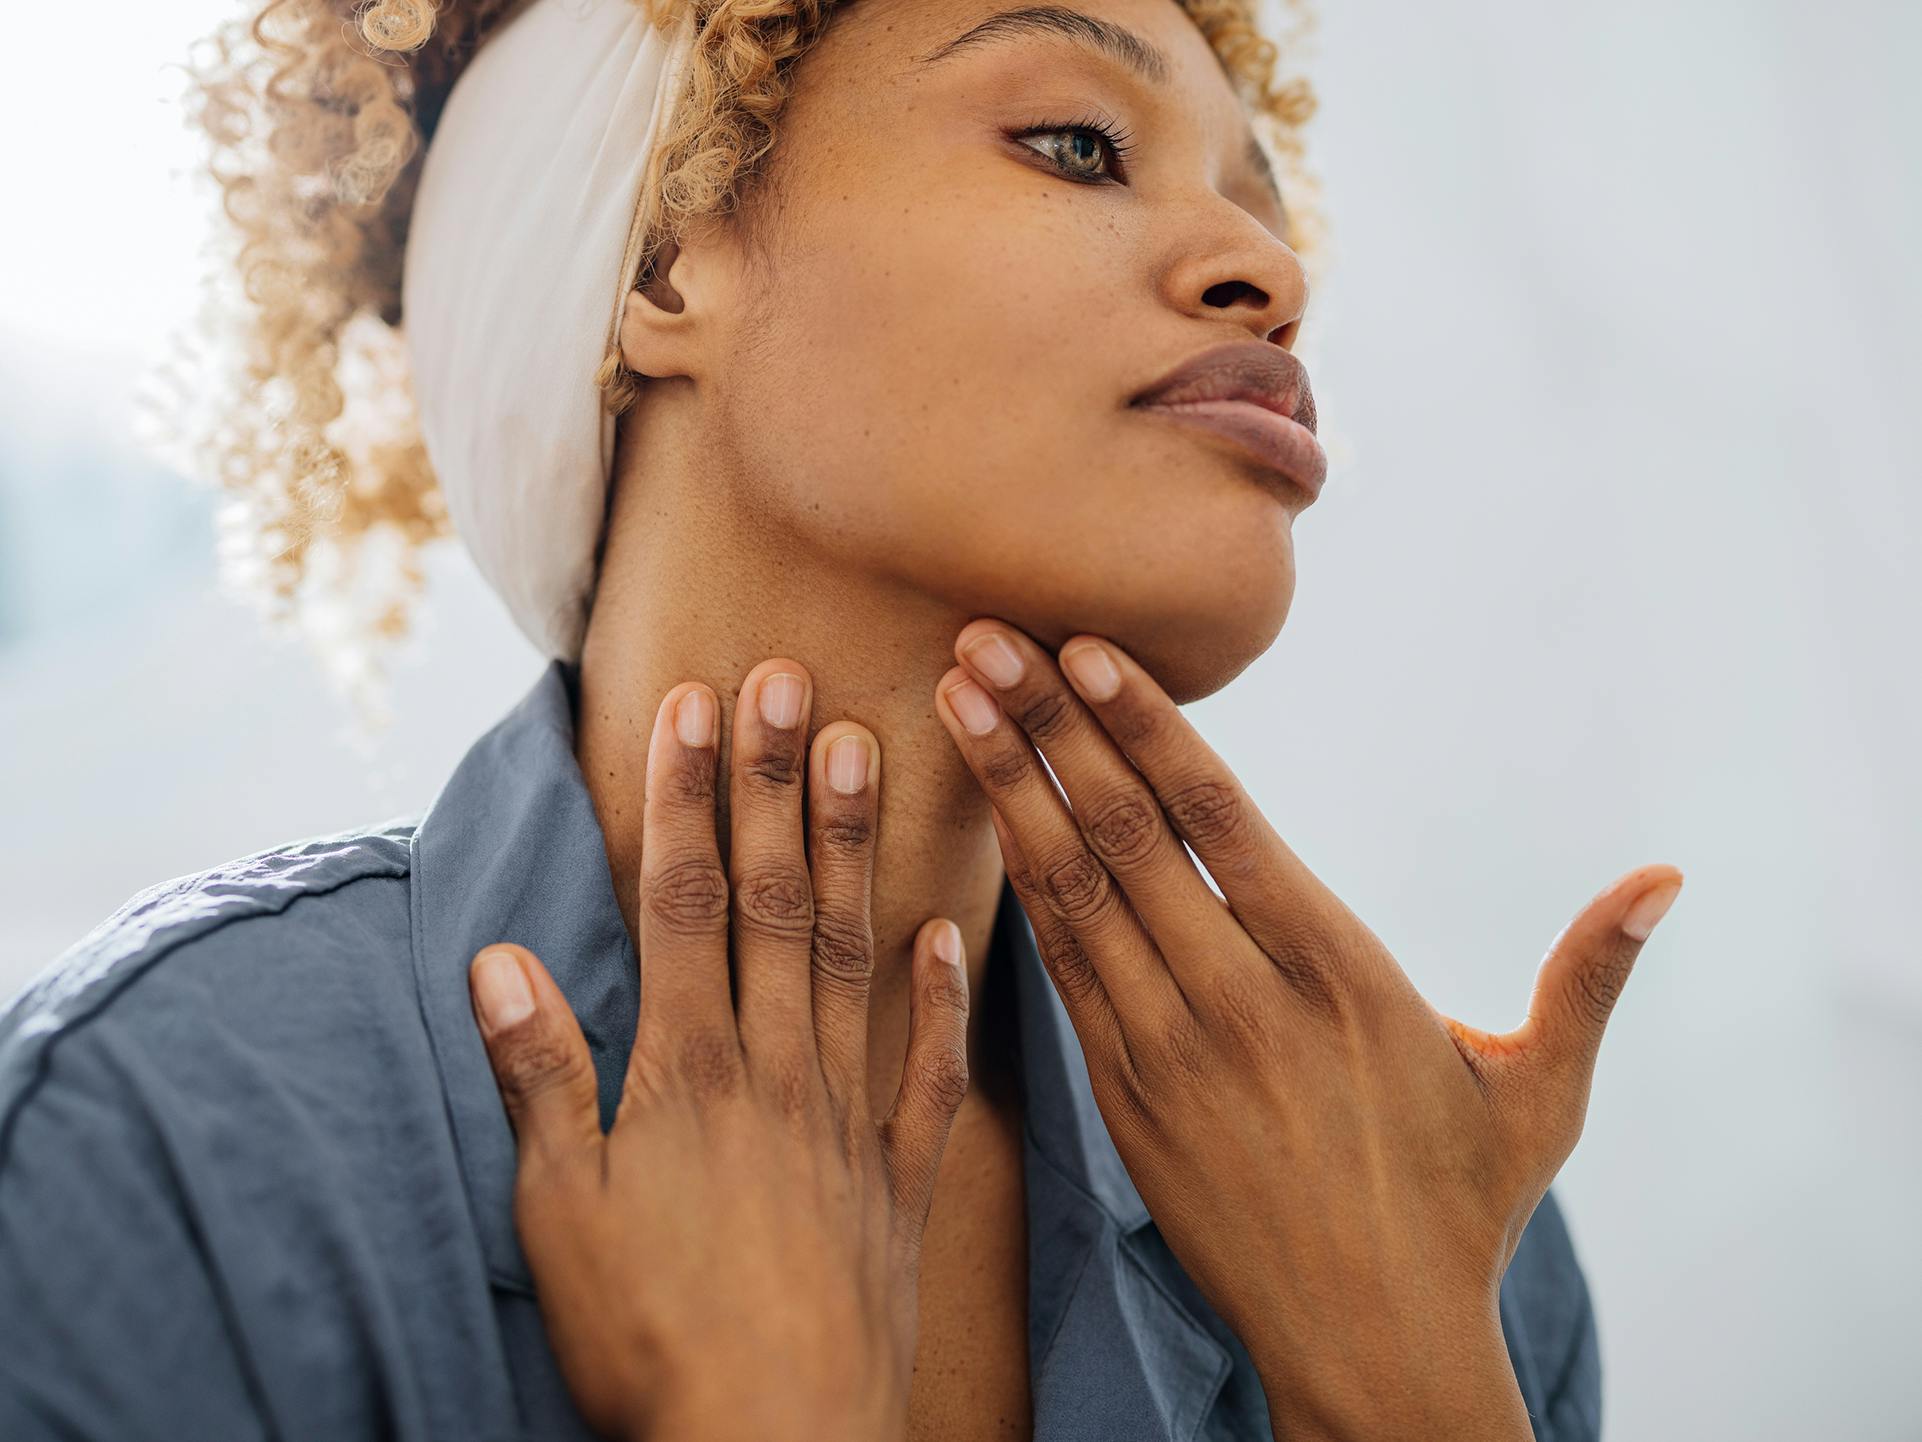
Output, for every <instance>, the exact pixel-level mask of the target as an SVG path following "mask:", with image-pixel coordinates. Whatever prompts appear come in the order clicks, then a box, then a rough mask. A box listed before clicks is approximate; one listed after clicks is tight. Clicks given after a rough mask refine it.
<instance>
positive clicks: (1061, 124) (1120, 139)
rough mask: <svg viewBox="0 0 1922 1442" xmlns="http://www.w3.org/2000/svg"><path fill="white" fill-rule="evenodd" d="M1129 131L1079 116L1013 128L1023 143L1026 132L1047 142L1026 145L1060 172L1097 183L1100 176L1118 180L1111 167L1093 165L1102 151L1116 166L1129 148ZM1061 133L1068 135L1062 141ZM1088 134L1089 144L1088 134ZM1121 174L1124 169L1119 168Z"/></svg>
mask: <svg viewBox="0 0 1922 1442" xmlns="http://www.w3.org/2000/svg"><path fill="white" fill-rule="evenodd" d="M1132 134H1133V132H1131V131H1124V130H1119V129H1118V127H1117V126H1116V125H1115V124H1114V122H1112V121H1109V120H1104V119H1101V118H1099V117H1089V118H1087V119H1083V120H1067V121H1046V122H1043V123H1041V124H1039V125H1030V126H1029V127H1028V128H1027V129H1025V130H1019V131H1016V132H1015V134H1014V139H1016V140H1020V141H1022V142H1023V143H1025V142H1026V141H1027V139H1028V138H1029V137H1030V136H1040V137H1042V138H1044V139H1046V140H1048V141H1050V142H1051V143H1050V144H1049V145H1048V146H1046V147H1045V148H1044V147H1041V146H1030V147H1029V149H1031V150H1034V151H1035V152H1036V153H1037V154H1041V155H1045V156H1047V158H1048V159H1049V161H1050V162H1051V163H1052V164H1053V165H1054V168H1055V169H1056V170H1059V171H1060V172H1061V173H1062V174H1063V175H1066V176H1068V177H1070V178H1071V179H1074V180H1078V181H1081V182H1083V183H1085V184H1096V185H1098V184H1100V183H1101V181H1102V180H1103V179H1104V178H1108V179H1112V180H1115V181H1116V182H1117V183H1118V182H1119V181H1120V178H1121V177H1120V176H1119V175H1117V174H1115V172H1114V171H1113V170H1112V169H1111V170H1105V171H1104V170H1097V169H1095V168H1093V167H1094V166H1095V165H1096V164H1097V163H1099V161H1100V160H1101V158H1102V155H1103V152H1104V150H1105V152H1106V153H1107V154H1109V155H1112V156H1113V157H1114V158H1113V160H1112V162H1111V164H1112V165H1115V166H1118V165H1120V164H1122V162H1124V161H1125V160H1126V159H1127V158H1128V156H1129V155H1130V154H1131V153H1132V152H1133V150H1134V147H1133V146H1132V145H1130V144H1129V143H1128V141H1129V138H1130V136H1131V135H1132ZM1063 137H1071V138H1069V139H1068V140H1067V141H1066V143H1065V144H1064V143H1063V141H1062V138H1063ZM1090 137H1092V144H1091V143H1090V142H1089V138H1090ZM1123 173H1124V174H1125V172H1123Z"/></svg>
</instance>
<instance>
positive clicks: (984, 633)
mask: <svg viewBox="0 0 1922 1442" xmlns="http://www.w3.org/2000/svg"><path fill="white" fill-rule="evenodd" d="M955 655H956V656H957V657H959V658H960V661H961V664H962V665H963V666H965V667H967V669H968V670H969V672H970V673H971V674H972V675H973V676H974V678H975V679H976V680H977V681H979V682H980V683H981V685H982V686H983V687H985V688H986V689H988V690H989V691H991V692H992V693H994V694H995V696H996V697H997V699H998V700H999V701H1000V702H1001V706H1002V709H1003V710H1005V711H1006V712H1007V714H1008V715H1009V716H1010V717H1011V718H1013V720H1014V721H1015V723H1016V724H1017V725H1019V726H1020V727H1021V729H1022V730H1023V731H1024V732H1025V733H1026V734H1027V737H1028V739H1029V740H1030V741H1031V742H1033V743H1034V745H1035V747H1036V748H1037V749H1038V750H1039V751H1040V752H1041V754H1042V756H1043V757H1045V758H1046V760H1047V763H1048V768H1049V769H1050V770H1051V771H1053V773H1054V776H1055V779H1056V780H1057V781H1059V782H1060V783H1061V789H1062V790H1063V791H1064V792H1066V793H1067V797H1068V804H1069V805H1070V806H1071V807H1072V808H1073V814H1074V820H1075V824H1076V826H1077V827H1078V828H1079V830H1080V832H1081V835H1082V839H1083V840H1084V842H1085V843H1086V844H1087V847H1088V850H1089V851H1090V852H1091V853H1092V854H1093V855H1094V857H1095V859H1096V860H1098V861H1099V862H1100V863H1101V864H1102V865H1103V866H1105V867H1106V868H1107V869H1108V873H1109V874H1110V875H1111V876H1113V877H1114V879H1115V880H1116V881H1117V882H1118V883H1120V886H1121V890H1122V892H1123V894H1124V895H1125V896H1126V897H1127V899H1128V901H1129V902H1130V904H1132V906H1133V907H1134V910H1135V914H1136V915H1137V916H1139V917H1140V918H1141V921H1142V924H1143V925H1144V926H1145V927H1146V928H1147V932H1148V935H1149V936H1151V937H1152V938H1153V939H1154V942H1155V944H1156V945H1157V946H1158V947H1159V948H1160V951H1161V954H1162V956H1163V957H1165V958H1166V959H1167V962H1168V965H1169V967H1170V969H1172V970H1173V971H1174V973H1175V978H1176V980H1177V981H1178V982H1180V983H1181V986H1182V989H1183V991H1185V992H1188V993H1190V994H1192V993H1193V991H1194V989H1195V988H1194V986H1192V985H1190V982H1191V981H1193V982H1194V983H1197V984H1199V983H1203V982H1205V981H1207V980H1209V979H1211V976H1213V975H1218V974H1219V973H1220V972H1221V971H1222V970H1224V969H1227V968H1229V967H1233V966H1237V965H1245V964H1246V959H1245V957H1243V956H1241V955H1238V952H1239V951H1240V950H1242V949H1243V948H1246V949H1248V950H1252V947H1250V946H1249V943H1248V941H1247V939H1246V937H1245V936H1244V935H1243V933H1242V931H1241V929H1240V927H1239V926H1238V925H1237V924H1236V923H1235V920H1234V918H1233V917H1232V916H1230V915H1228V914H1227V913H1226V912H1225V911H1224V909H1223V907H1222V904H1221V898H1219V897H1218V896H1216V895H1215V893H1214V891H1213V890H1212V889H1211V888H1210V887H1209V885H1208V883H1207V882H1206V881H1205V880H1204V879H1203V878H1202V875H1201V872H1200V871H1199V870H1197V869H1196V867H1195V864H1194V862H1193V860H1192V859H1191V858H1190V857H1189V855H1188V851H1187V848H1186V847H1184V846H1183V845H1182V844H1181V838H1180V837H1178V836H1177V835H1175V832H1174V828H1173V827H1172V826H1171V825H1169V823H1168V818H1167V816H1166V815H1165V814H1164V813H1163V812H1162V809H1161V803H1160V802H1159V801H1158V800H1156V799H1155V794H1154V792H1153V790H1152V789H1150V787H1149V786H1148V783H1147V782H1146V781H1145V780H1143V779H1142V776H1141V773H1140V772H1139V771H1137V770H1135V768H1134V766H1133V765H1132V764H1131V763H1130V762H1129V760H1128V758H1127V757H1126V756H1124V755H1122V753H1121V748H1120V747H1119V746H1117V745H1115V742H1114V738H1113V737H1111V736H1110V735H1109V734H1108V733H1107V732H1106V731H1105V730H1104V729H1102V726H1101V723H1100V722H1099V721H1097V720H1096V719H1095V717H1094V713H1093V712H1091V711H1090V710H1089V709H1088V707H1087V703H1085V702H1084V701H1082V699H1081V698H1080V697H1079V696H1077V695H1076V694H1075V693H1074V691H1073V690H1072V689H1071V688H1070V687H1069V685H1068V683H1067V681H1066V680H1065V679H1064V678H1063V677H1062V674H1061V671H1060V669H1059V667H1058V666H1057V665H1056V663H1055V659H1054V657H1052V656H1050V655H1049V654H1048V653H1047V651H1045V650H1044V649H1043V648H1042V647H1041V646H1039V645H1038V644H1036V642H1035V641H1034V639H1033V638H1032V637H1030V636H1028V635H1026V634H1025V633H1023V632H1022V631H1020V630H1019V629H1017V628H1015V627H1012V626H1008V625H1006V624H1004V623H1002V622H999V621H995V620H977V621H971V622H969V623H968V625H966V626H965V627H963V628H962V630H961V633H960V635H959V636H957V637H956V638H955ZM1236 942H1239V943H1240V946H1239V947H1237V946H1236V945H1235V943H1236Z"/></svg>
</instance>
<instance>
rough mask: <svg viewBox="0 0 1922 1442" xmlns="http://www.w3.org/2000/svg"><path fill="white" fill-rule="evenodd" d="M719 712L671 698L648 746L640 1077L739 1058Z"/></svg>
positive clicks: (676, 691) (699, 696) (685, 690)
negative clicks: (685, 1062)
mask: <svg viewBox="0 0 1922 1442" xmlns="http://www.w3.org/2000/svg"><path fill="white" fill-rule="evenodd" d="M718 716H719V706H718V704H717V702H716V700H715V697H714V693H713V692H712V691H711V690H709V689H708V688H707V687H706V686H703V685H701V684H700V683H699V682H687V683H683V684H682V685H679V686H676V687H674V688H673V689H671V690H670V691H669V692H668V693H667V695H666V696H664V697H663V698H662V699H661V706H660V710H659V711H658V712H656V713H655V717H654V730H653V732H652V733H651V734H650V735H649V737H648V746H647V789H646V794H645V796H644V798H643V803H642V814H641V880H640V887H641V896H640V931H641V1015H640V1022H639V1026H638V1029H637V1035H636V1037H635V1042H634V1057H633V1065H634V1066H635V1067H660V1068H665V1069H667V1070H672V1069H674V1068H675V1067H676V1066H677V1065H678V1063H679V1062H680V1061H681V1060H682V1059H683V1058H685V1057H689V1056H692V1057H698V1058H699V1059H700V1065H701V1066H702V1068H703V1069H704V1070H712V1069H714V1068H716V1067H718V1066H720V1065H723V1064H725V1062H726V1059H727V1057H728V1055H729V1054H730V1053H731V1054H733V1055H735V1056H737V1057H738V1055H739V1051H740V1036H739V1032H738V1031H737V1030H736V1027H735V1022H734V1002H733V998H732V996H731V995H730V994H729V990H728V973H727V926H728V882H727V873H726V872H724V871H723V870H722V869H721V854H720V848H719V846H718V844H717V843H716V841H715V838H714V779H715V771H716V768H717V765H718V754H717V753H718V746H717V743H716V737H717V734H718V731H719V726H718Z"/></svg>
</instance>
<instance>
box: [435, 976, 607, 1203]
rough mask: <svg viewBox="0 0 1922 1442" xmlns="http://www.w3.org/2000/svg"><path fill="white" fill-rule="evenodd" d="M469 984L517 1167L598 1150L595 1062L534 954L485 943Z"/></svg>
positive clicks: (549, 978) (599, 1132)
mask: <svg viewBox="0 0 1922 1442" xmlns="http://www.w3.org/2000/svg"><path fill="white" fill-rule="evenodd" d="M467 982H468V989H469V991H470V993H471V996H472V1000H473V1004H474V1015H475V1018H476V1020H477V1021H478V1022H479V1023H480V1032H481V1040H482V1042H483V1043H484V1044H485V1045H486V1047H487V1059H488V1062H489V1063H490V1064H491V1065H492V1066H493V1068H494V1081H495V1083H496V1084H497V1085H498V1086H499V1087H500V1093H501V1101H502V1102H503V1103H504V1104H505V1105H506V1107H507V1116H508V1120H509V1121H510V1122H512V1123H513V1127H514V1136H515V1139H516V1141H517V1142H518V1143H519V1146H520V1158H521V1167H522V1170H523V1171H525V1170H526V1168H527V1166H528V1164H529V1162H530V1161H533V1160H535V1159H539V1160H540V1161H541V1162H543V1163H552V1162H558V1161H562V1160H565V1159H566V1158H568V1157H570V1156H573V1155H577V1154H579V1153H581V1152H583V1151H586V1150H591V1149H593V1148H595V1147H598V1146H599V1145H600V1144H601V1142H602V1140H603V1134H602V1132H601V1120H600V1101H599V1098H600V1091H599V1086H598V1084H597V1083H596V1081H595V1077H594V1060H593V1058H592V1057H591V1056H590V1055H589V1054H588V1050H587V1039H586V1038H585V1037H583V1036H582V1035H581V1024H580V1022H579V1021H577V1020H576V1019H575V1017H574V1012H573V1010H572V1008H570V1007H569V1006H568V1004H567V998H566V997H565V996H563V995H562V994H561V989H560V988H559V987H558V986H556V985H555V984H554V979H553V978H552V977H550V976H549V975H548V974H547V968H546V967H544V966H542V965H541V963H540V959H539V958H538V957H536V956H535V955H534V953H533V952H531V951H529V950H528V949H527V948H526V947H524V946H514V945H512V944H511V943H506V942H502V943H498V944H496V945H493V946H488V947H484V948H482V950H481V951H480V953H479V954H478V955H477V956H475V958H474V960H473V963H472V965H470V966H469V967H468V971H467Z"/></svg>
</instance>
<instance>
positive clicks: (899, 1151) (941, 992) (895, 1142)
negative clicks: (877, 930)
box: [878, 918, 968, 1236]
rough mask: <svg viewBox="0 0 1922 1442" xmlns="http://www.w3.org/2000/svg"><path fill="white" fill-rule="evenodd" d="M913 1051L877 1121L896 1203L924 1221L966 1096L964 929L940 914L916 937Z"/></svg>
mask: <svg viewBox="0 0 1922 1442" xmlns="http://www.w3.org/2000/svg"><path fill="white" fill-rule="evenodd" d="M913 982H914V984H913V986H912V987H911V988H910V989H909V992H908V1055H907V1062H906V1065H905V1066H904V1068H903V1070H902V1072H901V1085H900V1087H899V1089H898V1090H897V1091H896V1092H895V1096H894V1105H893V1106H891V1107H889V1108H888V1114H887V1115H886V1116H884V1117H883V1118H881V1120H880V1122H879V1124H878V1126H879V1131H880V1135H881V1146H882V1150H883V1152H884V1153H885V1154H886V1156H887V1158H888V1173H889V1176H890V1177H891V1178H892V1180H893V1183H894V1203H895V1207H896V1209H897V1210H898V1211H899V1212H900V1213H901V1214H902V1215H903V1216H906V1217H910V1218H912V1219H913V1221H914V1224H915V1234H916V1235H917V1236H918V1235H919V1234H920V1229H921V1228H923V1227H925V1226H926V1225H927V1220H928V1208H929V1205H930V1204H931V1203H932V1202H933V1200H934V1181H935V1177H936V1176H937V1175H938V1174H939V1172H940V1170H941V1156H942V1153H944V1152H945V1151H946V1150H947V1146H948V1134H949V1131H950V1129H951V1128H952V1126H953V1123H954V1114H955V1113H956V1112H957V1111H959V1110H960V1108H961V1102H962V1100H963V1099H964V1098H965V1097H966V1096H967V1094H968V973H967V969H966V965H965V960H964V957H963V954H962V948H961V930H960V928H959V927H957V926H956V925H955V924H954V923H953V922H952V921H949V920H947V919H946V918H940V919H937V920H934V921H930V922H927V923H925V924H924V925H923V926H922V927H921V929H920V931H918V932H917V933H915V937H914V965H913Z"/></svg>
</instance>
